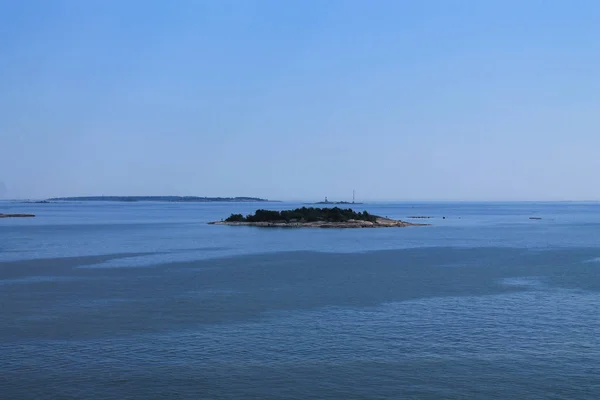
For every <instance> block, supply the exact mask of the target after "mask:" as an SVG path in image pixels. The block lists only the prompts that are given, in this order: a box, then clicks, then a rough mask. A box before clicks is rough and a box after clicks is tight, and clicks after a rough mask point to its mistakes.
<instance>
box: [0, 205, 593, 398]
mask: <svg viewBox="0 0 600 400" xmlns="http://www.w3.org/2000/svg"><path fill="white" fill-rule="evenodd" d="M295 206H298V204H286V203H273V204H223V203H221V204H216V203H209V204H206V203H195V204H181V203H171V204H169V203H64V204H21V203H11V202H0V212H5V213H7V212H8V213H10V212H32V213H35V214H37V217H36V218H34V219H0V398H2V399H129V398H132V399H303V400H304V399H569V400H571V399H599V398H600V204H597V203H504V204H502V203H487V204H482V203H420V204H409V203H398V204H383V203H382V204H371V205H365V206H357V207H356V208H359V207H365V208H367V209H368V210H369V211H370V212H373V213H375V214H380V215H384V216H388V217H391V218H400V219H405V218H406V217H408V216H412V215H429V216H433V217H434V218H432V219H430V220H428V221H429V222H430V223H432V224H433V226H431V227H419V228H404V229H393V228H392V229H358V230H335V229H331V230H329V229H264V228H263V229H260V228H250V227H227V226H209V225H207V224H206V222H208V221H211V220H218V219H221V218H223V217H227V216H228V215H229V214H230V213H232V212H236V213H237V212H241V213H247V212H250V211H254V210H255V209H256V208H257V207H269V208H274V209H286V208H290V207H295ZM532 216H535V217H541V218H542V220H530V219H529V217H532ZM442 217H446V219H442Z"/></svg>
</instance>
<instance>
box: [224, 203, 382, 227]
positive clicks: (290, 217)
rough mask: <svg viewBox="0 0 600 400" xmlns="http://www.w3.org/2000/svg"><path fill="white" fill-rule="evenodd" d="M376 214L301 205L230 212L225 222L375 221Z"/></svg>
mask: <svg viewBox="0 0 600 400" xmlns="http://www.w3.org/2000/svg"><path fill="white" fill-rule="evenodd" d="M377 218H378V217H377V216H376V215H372V214H369V213H368V212H367V211H363V212H356V211H354V210H352V209H350V208H348V209H341V208H339V207H333V208H315V207H309V208H307V207H302V208H296V209H295V210H286V211H272V210H256V212H255V213H254V214H249V215H246V216H245V217H244V216H243V215H242V214H231V216H230V217H229V218H227V219H226V220H225V222H253V223H255V222H282V221H285V222H300V223H302V222H347V221H350V220H355V221H369V222H376V221H377Z"/></svg>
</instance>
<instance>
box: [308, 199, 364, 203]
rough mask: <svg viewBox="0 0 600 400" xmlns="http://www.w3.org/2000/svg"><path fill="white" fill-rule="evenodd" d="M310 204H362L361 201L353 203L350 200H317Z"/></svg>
mask: <svg viewBox="0 0 600 400" xmlns="http://www.w3.org/2000/svg"><path fill="white" fill-rule="evenodd" d="M312 204H362V203H354V202H352V201H328V200H325V201H317V202H316V203H312Z"/></svg>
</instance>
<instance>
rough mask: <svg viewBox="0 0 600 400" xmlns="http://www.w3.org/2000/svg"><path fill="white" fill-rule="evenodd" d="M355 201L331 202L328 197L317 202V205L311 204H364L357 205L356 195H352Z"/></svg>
mask: <svg viewBox="0 0 600 400" xmlns="http://www.w3.org/2000/svg"><path fill="white" fill-rule="evenodd" d="M352 197H353V199H352V201H329V200H328V199H327V197H325V200H324V201H317V202H316V203H311V204H319V205H321V204H362V203H355V202H354V194H353V195H352Z"/></svg>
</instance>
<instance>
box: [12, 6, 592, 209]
mask: <svg viewBox="0 0 600 400" xmlns="http://www.w3.org/2000/svg"><path fill="white" fill-rule="evenodd" d="M1 10H2V12H0V57H1V59H2V63H0V93H1V94H0V143H1V145H2V152H1V153H0V154H1V156H0V199H46V198H51V197H63V196H100V195H115V196H126V195H135V196H142V195H179V196H185V195H189V196H207V197H236V196H249V197H261V198H267V199H272V200H283V201H318V200H322V199H323V198H324V197H325V196H327V197H328V198H329V200H331V201H342V200H343V201H351V200H352V190H353V189H355V190H356V201H596V200H600V187H598V185H595V178H596V173H597V171H599V170H600V157H598V149H599V148H600V135H599V134H598V132H599V131H600V113H599V112H598V110H599V109H600V77H599V76H598V73H597V71H599V70H600V41H598V40H597V39H598V38H599V37H600V25H599V24H598V23H597V21H599V20H600V3H597V2H593V1H578V2H576V3H567V2H561V1H545V2H541V1H532V2H526V3H523V2H519V1H516V0H509V1H497V0H492V1H488V2H484V3H473V2H469V1H466V0H454V1H441V0H432V1H427V2H410V3H409V2H396V1H383V0H382V1H375V2H364V1H351V0H348V1H341V0H332V1H329V2H323V1H316V0H314V1H289V2H278V1H272V0H264V1H256V2H236V1H202V2H200V1H192V0H189V1H183V0H182V1H180V2H176V3H170V2H166V1H150V2H146V1H127V2H118V1H115V0H110V1H89V2H77V1H74V0H66V1H59V0H57V1H52V2H46V1H42V0H31V1H27V2H5V3H4V4H3V5H2V8H1Z"/></svg>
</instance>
